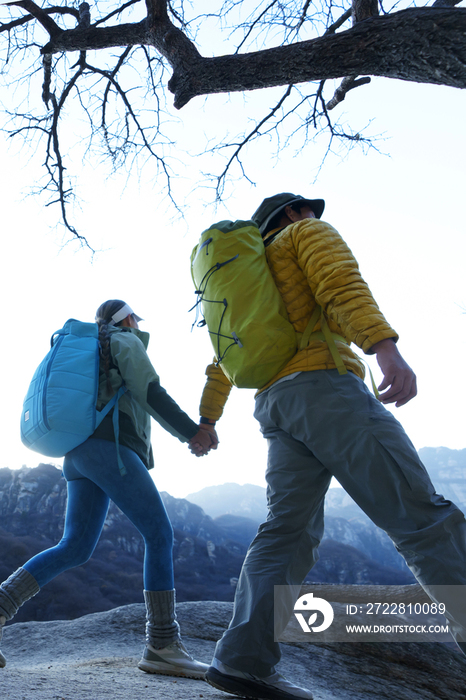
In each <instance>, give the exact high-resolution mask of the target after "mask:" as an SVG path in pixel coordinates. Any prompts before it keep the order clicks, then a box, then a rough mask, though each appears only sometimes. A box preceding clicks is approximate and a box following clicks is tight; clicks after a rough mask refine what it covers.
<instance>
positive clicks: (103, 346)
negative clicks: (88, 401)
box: [95, 299, 126, 392]
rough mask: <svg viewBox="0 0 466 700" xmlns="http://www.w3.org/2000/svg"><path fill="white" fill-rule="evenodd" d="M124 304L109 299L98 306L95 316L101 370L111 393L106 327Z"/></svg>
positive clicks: (108, 343) (108, 341)
mask: <svg viewBox="0 0 466 700" xmlns="http://www.w3.org/2000/svg"><path fill="white" fill-rule="evenodd" d="M125 304H126V302H124V301H121V299H109V300H108V301H104V303H103V304H101V305H100V306H99V308H98V309H97V311H96V314H95V320H96V323H97V325H98V326H99V346H100V357H101V359H102V365H103V370H104V372H105V374H106V376H107V389H108V390H109V391H110V392H111V391H112V387H111V384H110V360H111V355H110V334H109V332H108V326H109V324H110V323H111V321H112V318H113V316H114V315H115V314H116V313H117V312H118V311H119V310H120V309H122V308H123V306H125ZM120 324H121V321H120V322H119V323H115V324H114V323H112V325H115V326H119V325H120Z"/></svg>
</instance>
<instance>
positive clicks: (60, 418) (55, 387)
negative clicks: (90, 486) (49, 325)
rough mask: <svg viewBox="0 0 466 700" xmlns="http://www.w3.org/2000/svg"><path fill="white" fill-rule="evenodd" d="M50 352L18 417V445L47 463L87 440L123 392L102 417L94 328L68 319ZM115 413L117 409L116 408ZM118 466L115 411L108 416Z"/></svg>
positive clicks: (121, 470) (98, 358) (95, 332)
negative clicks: (26, 448) (110, 420)
mask: <svg viewBox="0 0 466 700" xmlns="http://www.w3.org/2000/svg"><path fill="white" fill-rule="evenodd" d="M50 345H51V348H50V350H49V352H48V353H47V355H46V356H45V357H44V359H43V360H42V362H41V363H40V365H39V366H38V368H37V369H36V371H35V373H34V376H33V378H32V380H31V383H30V385H29V389H28V391H27V394H26V398H25V399H24V403H23V412H22V414H21V440H22V442H23V444H24V445H26V447H29V448H30V449H31V450H34V451H35V452H39V453H40V454H43V455H46V456H48V457H63V456H64V455H66V454H67V452H70V450H72V449H73V448H75V447H77V446H78V445H80V444H81V443H83V442H84V441H85V440H87V438H88V437H89V436H90V435H92V433H93V432H94V431H95V429H96V428H97V426H98V425H100V423H101V422H102V420H103V419H104V418H105V416H106V415H107V414H108V413H109V411H111V409H112V408H113V407H114V406H115V405H117V403H118V401H119V399H120V396H122V394H123V393H124V392H125V391H126V387H125V386H124V385H123V386H122V387H120V389H119V390H118V392H117V393H116V394H115V396H113V398H112V399H111V400H110V401H109V402H108V403H107V405H106V406H105V407H104V408H103V409H102V411H97V408H96V404H97V395H98V391H99V361H100V354H99V329H98V326H97V324H96V323H82V322H81V321H76V320H75V319H73V318H71V319H69V320H68V321H67V322H66V323H65V325H64V326H63V328H61V329H60V330H58V331H56V332H55V333H54V334H53V335H52V338H51V340H50ZM117 408H118V407H117ZM113 426H114V432H115V441H116V444H117V456H118V465H119V467H120V472H121V474H122V475H124V474H126V469H125V467H124V465H123V462H122V461H121V458H120V454H119V450H118V434H119V429H118V410H115V411H114V413H113Z"/></svg>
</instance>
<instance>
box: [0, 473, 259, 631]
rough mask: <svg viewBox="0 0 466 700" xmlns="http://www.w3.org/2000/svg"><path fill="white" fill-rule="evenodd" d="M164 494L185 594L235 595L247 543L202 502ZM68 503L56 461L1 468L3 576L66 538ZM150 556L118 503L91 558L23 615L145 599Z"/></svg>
mask: <svg viewBox="0 0 466 700" xmlns="http://www.w3.org/2000/svg"><path fill="white" fill-rule="evenodd" d="M161 496H162V499H163V501H164V503H165V507H166V509H167V512H168V515H169V518H170V520H171V522H172V525H173V528H174V533H175V543H174V552H173V558H174V567H175V581H176V589H177V599H178V600H180V601H181V600H206V599H208V600H230V601H231V600H233V595H234V586H235V581H236V579H237V577H238V574H239V571H240V569H241V565H242V562H243V558H244V554H245V551H246V545H245V544H241V543H240V542H237V541H232V540H231V537H230V533H229V532H226V531H223V530H222V529H221V528H220V527H219V526H218V525H216V524H215V523H214V521H213V520H212V518H210V517H209V516H207V515H206V514H205V513H204V512H203V511H202V509H201V508H199V506H196V505H194V504H192V503H188V501H186V500H184V499H176V498H172V497H171V496H170V495H169V494H166V493H162V494H161ZM65 506H66V482H65V479H64V478H63V477H62V475H61V471H60V470H59V469H57V468H55V467H53V466H52V465H49V464H40V465H39V466H38V467H36V468H34V469H27V468H23V469H20V470H10V469H0V552H1V558H0V581H3V580H4V579H5V578H6V577H7V576H8V575H9V574H10V573H11V572H12V571H14V570H15V569H16V568H18V566H21V565H22V564H24V562H25V561H27V559H29V558H30V557H31V556H33V555H34V554H36V553H37V552H40V551H42V550H43V549H46V548H48V547H53V546H54V545H55V544H56V543H57V542H58V540H59V539H60V537H61V535H62V532H63V524H64V513H65ZM141 507H144V503H141ZM143 556H144V545H143V542H142V538H141V536H140V534H139V532H138V531H137V530H136V529H135V528H134V526H133V525H132V524H131V523H130V522H129V521H128V519H127V518H126V516H124V515H123V513H121V511H120V510H119V509H118V508H117V507H116V506H115V505H114V504H113V503H112V504H111V505H110V509H109V512H108V516H107V519H106V521H105V525H104V529H103V532H102V536H101V538H100V541H99V544H98V545H97V548H96V550H95V552H94V554H93V556H92V558H91V559H90V560H89V562H87V563H86V564H85V565H84V566H80V567H77V568H75V569H72V570H70V571H68V572H66V573H64V574H62V575H60V576H59V577H57V578H56V579H55V580H53V581H51V582H50V583H49V584H48V585H47V586H46V587H45V588H44V591H42V592H41V595H40V596H38V597H37V598H34V601H31V603H30V604H28V606H25V608H22V609H21V610H20V612H19V613H18V615H17V616H16V620H17V621H19V622H21V621H25V620H27V619H32V620H49V619H58V618H60V619H72V618H74V617H77V616H79V615H84V614H87V613H91V612H97V611H101V610H109V609H111V608H113V607H115V606H117V605H123V604H126V603H139V602H142V600H143V597H142V590H143V582H142V561H143Z"/></svg>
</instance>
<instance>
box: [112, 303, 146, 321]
mask: <svg viewBox="0 0 466 700" xmlns="http://www.w3.org/2000/svg"><path fill="white" fill-rule="evenodd" d="M130 314H133V316H134V318H135V320H136V321H138V322H139V321H144V319H143V318H141V317H140V316H138V315H137V314H135V313H134V311H133V309H132V308H131V306H129V305H128V304H125V305H124V306H122V307H121V309H119V311H117V312H116V313H115V314H113V316H112V320H111V325H112V326H113V325H116V324H117V323H120V321H123V319H124V318H126V317H127V316H129V315H130Z"/></svg>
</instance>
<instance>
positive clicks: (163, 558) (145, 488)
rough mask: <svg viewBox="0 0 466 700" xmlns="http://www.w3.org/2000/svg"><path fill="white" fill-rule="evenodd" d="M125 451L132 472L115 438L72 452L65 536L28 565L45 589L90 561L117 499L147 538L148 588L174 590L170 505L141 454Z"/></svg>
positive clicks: (65, 469) (65, 468)
mask: <svg viewBox="0 0 466 700" xmlns="http://www.w3.org/2000/svg"><path fill="white" fill-rule="evenodd" d="M120 453H121V457H122V459H123V461H124V463H125V467H126V470H127V475H126V476H124V477H122V476H120V472H119V470H118V464H117V459H116V446H115V443H113V442H109V441H107V440H97V439H89V440H86V442H84V443H83V444H82V445H79V446H78V447H76V448H75V449H74V450H72V451H71V452H69V453H68V454H67V455H66V457H65V460H64V463H63V475H64V477H65V479H66V481H67V491H68V501H67V506H66V516H65V529H64V532H63V537H62V539H61V540H60V542H59V543H58V544H57V545H56V546H55V547H51V548H50V549H46V550H45V551H43V552H41V553H40V554H37V555H36V556H35V557H33V558H32V559H30V560H29V561H28V562H27V563H26V564H24V566H23V568H24V569H26V570H27V571H29V573H30V574H32V576H34V578H35V579H36V581H37V583H38V584H39V586H40V587H41V588H42V586H45V584H46V583H48V582H49V581H51V580H52V579H53V578H55V576H58V574H61V573H62V571H67V570H68V569H71V568H73V567H74V566H79V565H80V564H84V563H85V562H86V561H88V559H90V557H91V556H92V553H93V551H94V549H95V547H96V545H97V542H98V540H99V537H100V533H101V532H102V528H103V525H104V522H105V518H106V515H107V511H108V506H109V501H110V499H111V500H112V501H113V502H114V503H115V504H116V505H117V506H118V507H119V508H120V509H121V510H122V511H123V513H124V514H125V515H126V516H127V517H128V518H129V519H130V520H131V522H132V523H133V525H134V526H135V527H136V528H137V529H138V530H139V532H140V533H141V535H142V537H143V539H144V545H145V555H144V588H145V590H147V591H168V590H172V589H173V587H174V580H173V560H172V549H173V529H172V526H171V523H170V521H169V519H168V516H167V512H166V510H165V506H164V505H163V502H162V499H161V498H160V495H159V492H158V491H157V488H156V487H155V484H154V482H153V481H152V478H151V477H150V475H149V472H148V471H147V469H146V467H145V466H144V464H143V463H142V461H141V460H140V459H139V457H138V456H137V454H136V453H135V452H133V450H130V449H129V448H127V447H123V446H121V445H120Z"/></svg>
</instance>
